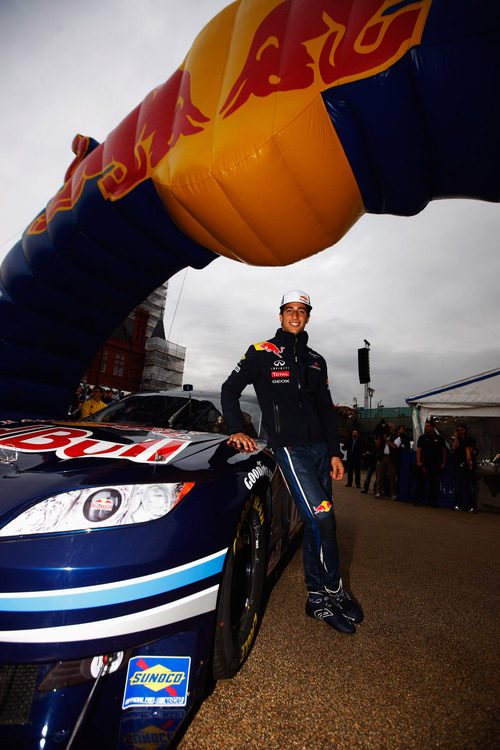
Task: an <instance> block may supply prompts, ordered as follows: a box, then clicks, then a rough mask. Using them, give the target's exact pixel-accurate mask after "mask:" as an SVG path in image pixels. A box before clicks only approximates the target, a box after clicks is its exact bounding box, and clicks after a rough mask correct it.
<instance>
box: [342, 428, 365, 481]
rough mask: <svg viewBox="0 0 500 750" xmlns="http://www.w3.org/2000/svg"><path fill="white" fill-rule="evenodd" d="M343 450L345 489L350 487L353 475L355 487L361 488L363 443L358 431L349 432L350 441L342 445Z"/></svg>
mask: <svg viewBox="0 0 500 750" xmlns="http://www.w3.org/2000/svg"><path fill="white" fill-rule="evenodd" d="M342 447H343V449H344V450H345V451H346V453H347V460H346V464H347V484H346V487H352V478H353V475H354V481H355V483H356V487H357V488H358V489H360V487H361V457H362V455H363V451H364V442H363V440H362V439H361V438H360V437H359V432H358V430H353V431H352V432H351V438H350V440H347V441H346V442H345V443H343V445H342Z"/></svg>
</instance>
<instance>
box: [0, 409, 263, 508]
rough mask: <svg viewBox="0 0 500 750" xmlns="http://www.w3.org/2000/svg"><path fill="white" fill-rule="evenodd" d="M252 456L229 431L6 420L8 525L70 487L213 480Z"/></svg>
mask: <svg viewBox="0 0 500 750" xmlns="http://www.w3.org/2000/svg"><path fill="white" fill-rule="evenodd" d="M262 447H263V446H262ZM245 459H248V455H245V454H239V453H237V452H236V451H235V450H234V449H233V448H230V447H229V446H228V445H227V436H226V435H214V434H211V433H198V432H185V431H176V430H169V429H163V428H155V427H148V426H145V427H138V426H137V425H122V424H109V423H106V424H101V423H94V422H92V423H90V422H68V421H53V422H46V421H27V422H26V421H23V422H10V423H8V422H1V423H0V488H1V489H0V522H1V521H2V520H6V519H7V518H8V517H10V515H11V513H12V511H13V510H14V509H17V510H19V507H20V506H26V507H27V506H28V505H30V504H32V502H33V501H34V500H35V501H37V500H39V499H42V498H44V497H49V496H50V495H51V494H56V493H59V492H64V491H67V490H69V489H78V488H82V487H90V486H103V485H118V484H142V483H147V482H151V481H154V482H180V481H188V480H189V481H200V480H203V481H209V480H210V479H211V478H215V477H217V476H220V475H221V474H225V473H226V472H230V471H234V468H235V466H234V465H235V464H237V463H238V462H240V461H244V460H245Z"/></svg>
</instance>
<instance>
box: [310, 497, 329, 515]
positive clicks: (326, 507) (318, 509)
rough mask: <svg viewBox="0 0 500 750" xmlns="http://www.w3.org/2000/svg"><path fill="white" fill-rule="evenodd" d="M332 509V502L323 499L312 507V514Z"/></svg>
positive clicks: (327, 511)
mask: <svg viewBox="0 0 500 750" xmlns="http://www.w3.org/2000/svg"><path fill="white" fill-rule="evenodd" d="M331 509H332V504H331V502H330V501H329V500H323V502H322V503H320V504H319V505H318V506H317V507H316V508H314V514H315V515H316V516H317V515H318V513H329V512H330V511H331Z"/></svg>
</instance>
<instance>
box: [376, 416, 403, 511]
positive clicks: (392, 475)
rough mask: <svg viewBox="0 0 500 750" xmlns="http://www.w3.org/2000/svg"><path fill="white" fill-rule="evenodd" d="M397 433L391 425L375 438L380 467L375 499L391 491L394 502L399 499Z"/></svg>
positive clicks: (386, 426)
mask: <svg viewBox="0 0 500 750" xmlns="http://www.w3.org/2000/svg"><path fill="white" fill-rule="evenodd" d="M395 440H396V431H395V429H394V425H393V424H391V423H389V424H387V425H384V426H383V427H382V429H381V430H380V431H379V432H378V434H377V437H376V438H375V445H376V448H377V456H378V459H379V461H378V466H377V492H376V493H375V497H377V498H378V497H382V495H386V494H387V490H388V491H389V496H392V499H393V500H396V498H397V483H396V469H397V451H398V450H399V443H395V442H394V441H395Z"/></svg>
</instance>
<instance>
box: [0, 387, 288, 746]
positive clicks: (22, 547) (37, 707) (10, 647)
mask: <svg viewBox="0 0 500 750" xmlns="http://www.w3.org/2000/svg"><path fill="white" fill-rule="evenodd" d="M241 405H242V409H243V412H244V414H245V416H246V419H247V421H248V431H249V433H250V434H253V435H254V436H255V437H257V438H258V440H259V441H258V445H259V451H258V452H256V453H252V454H247V453H238V452H237V451H235V450H234V449H233V448H231V447H230V446H228V445H227V434H226V432H227V430H226V429H225V425H224V423H223V418H222V414H221V406H220V401H219V396H218V395H216V394H213V393H208V392H201V391H200V392H196V391H185V390H176V391H165V392H161V393H148V394H137V395H131V396H129V397H127V398H124V399H123V400H121V401H118V402H116V403H113V404H112V405H110V406H109V407H107V408H105V409H102V410H101V411H100V412H97V413H95V414H94V415H92V416H91V417H89V418H88V419H87V420H83V421H76V422H75V421H36V420H35V421H33V420H32V421H23V422H15V423H14V422H2V423H0V566H1V570H2V576H1V585H0V589H1V592H0V618H1V622H0V641H1V643H0V746H1V747H2V748H3V750H10V749H11V748H12V749H13V748H16V750H35V748H36V750H42V749H43V750H62V749H63V748H64V750H76V748H88V747H96V748H106V750H113V749H114V748H128V749H129V750H130V748H139V747H146V746H147V747H149V746H151V747H153V746H154V747H155V748H158V749H162V748H166V747H168V746H169V745H170V746H172V745H173V744H176V743H177V741H178V738H179V736H180V735H181V734H182V733H183V731H184V729H185V727H186V725H187V723H188V722H189V720H190V718H191V717H192V715H193V713H194V711H195V710H196V708H197V707H198V706H199V704H200V702H201V701H202V700H203V698H204V697H205V696H206V694H207V692H208V691H209V690H210V689H211V687H212V686H213V684H214V681H215V680H217V679H220V678H225V677H231V676H233V675H234V674H235V673H236V672H237V671H238V669H239V668H240V667H241V665H242V664H243V662H244V661H245V659H246V658H247V656H248V654H249V652H250V649H251V647H252V644H253V642H254V640H255V637H256V633H257V630H258V627H259V624H260V619H261V615H262V611H263V602H264V600H265V598H266V593H267V592H268V590H269V588H270V586H272V581H273V579H274V578H275V572H276V571H277V570H278V569H279V564H280V563H283V560H285V559H286V555H287V553H288V552H289V551H290V550H291V549H293V547H294V545H295V544H296V542H297V541H298V539H299V538H300V534H299V533H298V532H299V530H300V521H299V518H298V516H297V513H296V511H295V508H294V506H293V503H292V501H291V499H290V496H289V494H288V491H287V489H286V487H285V485H284V483H283V480H282V479H281V475H280V474H279V472H278V470H277V467H276V464H275V461H274V459H273V457H272V454H271V453H270V452H269V451H268V450H267V449H266V447H265V445H266V443H265V440H262V437H263V436H262V434H261V431H260V413H259V410H258V405H257V402H256V400H255V399H252V398H251V397H246V396H243V398H242V400H241Z"/></svg>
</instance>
